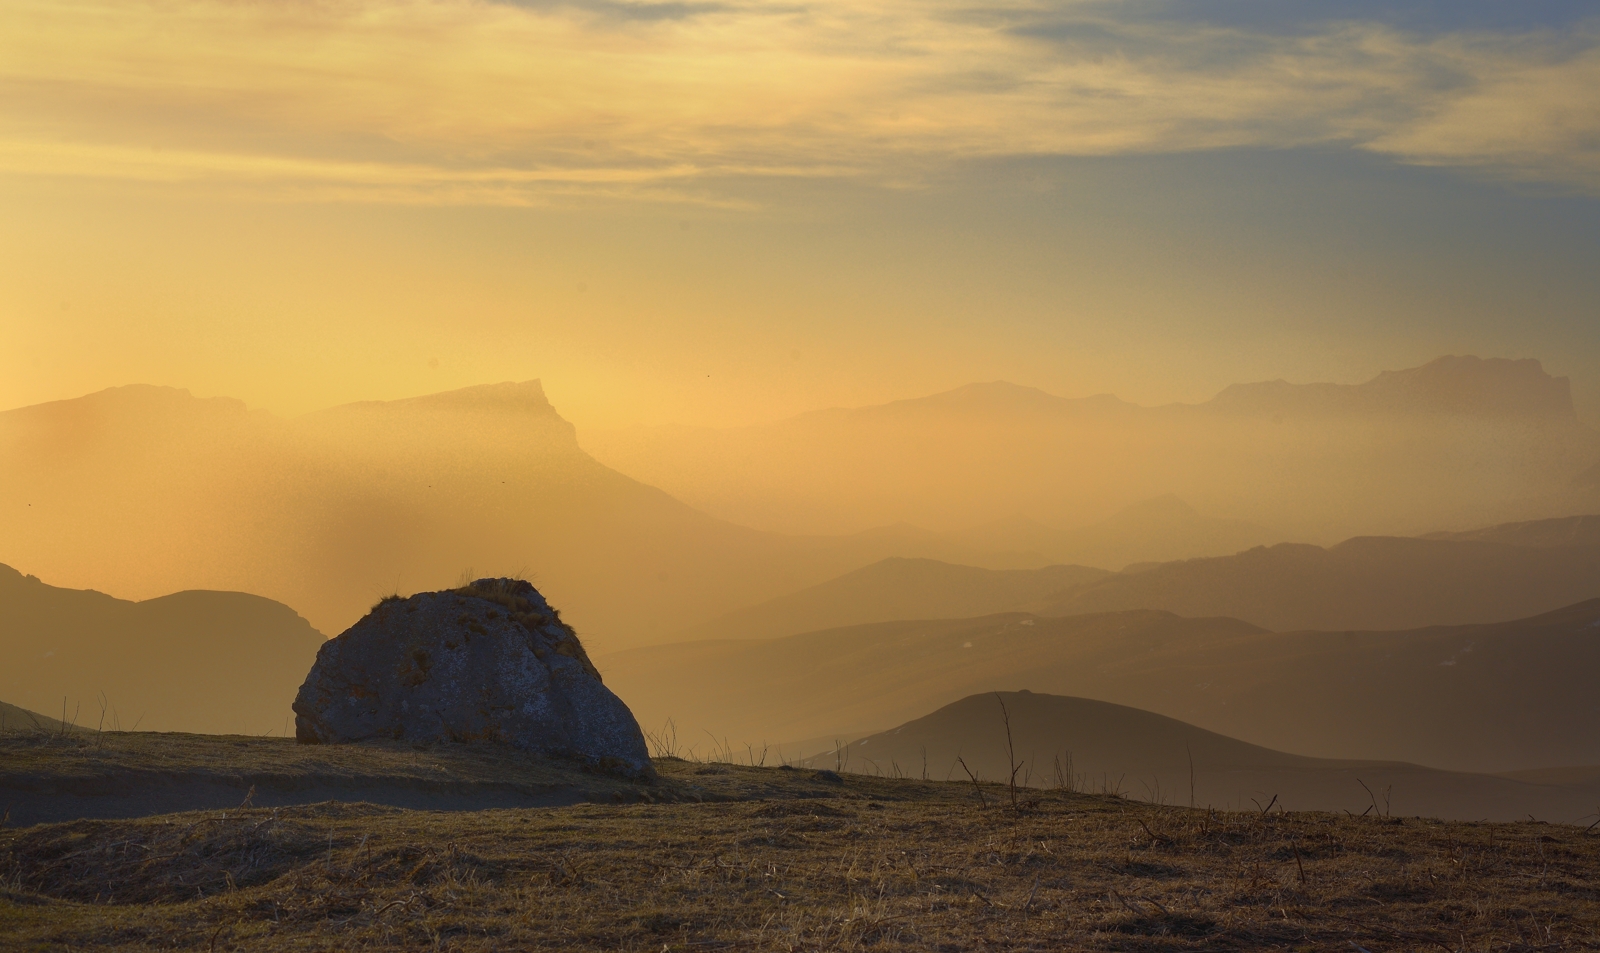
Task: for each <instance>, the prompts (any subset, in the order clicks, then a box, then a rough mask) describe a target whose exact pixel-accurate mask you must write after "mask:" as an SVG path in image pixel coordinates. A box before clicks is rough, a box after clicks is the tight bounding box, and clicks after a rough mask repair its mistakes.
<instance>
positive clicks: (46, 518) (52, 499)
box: [0, 381, 986, 646]
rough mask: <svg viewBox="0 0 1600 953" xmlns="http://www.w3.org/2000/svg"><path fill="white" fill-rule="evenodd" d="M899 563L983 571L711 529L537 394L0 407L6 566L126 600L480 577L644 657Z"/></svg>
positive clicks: (363, 605)
mask: <svg viewBox="0 0 1600 953" xmlns="http://www.w3.org/2000/svg"><path fill="white" fill-rule="evenodd" d="M893 555H904V556H933V557H938V558H942V559H954V560H957V561H960V562H979V563H981V562H983V561H984V560H985V558H986V557H985V554H984V553H982V552H980V551H978V550H976V549H975V548H974V547H972V546H970V545H966V544H960V543H952V542H951V541H948V540H943V539H939V538H936V537H933V536H931V535H929V534H922V533H918V532H915V531H910V530H897V529H890V530H885V531H880V532H874V533H863V534H857V535H853V536H846V537H820V536H806V537H790V536H782V535H779V534H775V533H764V532H759V531H756V530H751V529H747V528H745V527H740V526H735V525H732V524H730V523H726V522H723V521H721V520H716V519H713V518H711V517H709V516H706V515H705V514H703V513H700V512H697V511H696V510H694V509H692V508H690V507H688V506H686V505H684V504H683V503H681V502H679V501H677V500H675V499H673V498H672V497H670V496H668V495H667V494H666V493H664V492H662V491H660V490H658V489H655V488H654V487H650V486H646V485H645V484H642V483H640V482H638V481H637V480H633V479H631V478H629V477H626V476H623V475H622V474H620V473H618V472H616V471H615V470H612V469H610V468H608V467H605V466H603V465H601V464H599V463H597V462H596V461H595V460H594V459H592V458H591V457H590V456H589V455H588V454H587V453H585V452H584V451H583V450H582V448H580V447H579V445H578V443H577V440H576V436H575V434H574V431H573V428H572V426H571V425H570V424H569V423H568V422H567V421H565V420H564V419H562V418H561V417H560V415H559V414H557V413H556V410H555V408H554V407H552V406H551V405H550V403H549V401H548V400H547V399H546V398H545V395H544V391H543V389H542V388H541V386H540V385H539V382H538V381H524V382H521V383H505V384H495V385H488V386H483V387H471V388H466V389H463V390H459V391H453V392H449V393H445V394H435V395H430V396H427V397H420V398H413V399H407V400H397V401H369V402H363V403H358V404H351V405H347V406H343V407H336V408H333V409H331V410H327V411H322V412H319V413H314V414H309V415H306V416H304V417H301V418H296V419H293V420H282V419H279V418H276V417H273V416H271V415H270V414H265V413H262V412H258V411H249V410H246V409H245V407H244V405H243V404H241V403H239V402H238V401H233V400H225V399H199V398H195V397H192V396H190V395H189V394H188V393H187V392H185V391H179V390H174V389H171V388H155V387H143V386H136V387H124V388H114V389H112V390H108V391H104V392H101V393H97V394H92V395H89V396H87V397H83V398H78V399H76V400H69V401H59V402H56V403H53V404H43V405H38V406H35V407H26V408H22V409H19V410H14V411H8V412H5V413H0V559H3V560H8V561H10V562H12V563H14V564H16V565H23V566H26V567H28V568H29V569H30V570H31V571H33V572H37V573H41V574H44V575H45V576H46V577H49V578H52V579H58V580H65V581H68V582H72V583H76V584H79V585H85V586H87V585H93V586H94V587H96V588H101V589H107V590H111V591H115V592H117V593H119V594H128V595H136V596H144V595H154V594H158V593H162V592H170V591H173V590H175V589H190V588H201V589H219V590H235V589H236V590H245V591H250V592H257V593H261V594H263V595H266V596H269V597H271V598H273V599H277V600H280V601H283V602H285V603H288V604H291V605H294V606H295V607H296V608H297V609H299V610H300V611H302V612H304V613H305V614H306V616H307V618H308V619H310V620H311V621H312V622H313V623H314V624H316V625H318V626H319V627H321V628H323V629H324V630H325V631H329V632H337V631H341V630H343V629H344V628H345V627H346V626H348V625H349V624H351V623H352V622H354V621H355V619H357V618H358V617H360V615H361V614H362V613H363V612H365V611H366V609H367V607H368V606H369V605H370V604H371V603H372V602H373V601H374V600H375V599H376V598H378V597H379V596H381V595H384V594H386V593H388V592H392V591H395V590H397V589H403V590H405V591H407V592H412V591H418V590H429V589H436V588H438V587H439V586H441V585H448V584H450V583H452V582H454V581H455V580H456V579H457V578H458V577H460V576H461V574H462V573H463V571H465V570H469V569H470V570H475V571H476V573H477V574H479V575H481V574H483V573H485V572H505V573H513V574H518V575H532V576H534V577H535V578H536V579H537V581H538V584H539V586H540V587H541V589H543V590H544V591H548V592H549V593H550V594H551V598H552V599H554V600H555V601H557V602H558V603H559V604H560V605H561V606H562V607H563V609H564V610H565V614H566V618H567V619H568V620H569V621H571V622H572V623H573V624H574V625H575V626H577V627H578V628H579V629H580V631H582V632H583V634H584V637H585V638H586V639H588V640H589V642H590V644H591V645H595V646H606V645H609V646H620V645H625V644H637V643H639V642H643V641H648V640H651V639H660V638H664V637H666V636H667V635H668V634H669V633H671V632H673V631H675V630H677V629H679V628H682V627H683V626H685V625H688V624H691V623H693V622H695V621H697V620H704V619H709V618H712V617H714V616H716V615H719V614H721V613H724V612H727V611H730V610H732V609H735V608H737V607H739V606H741V605H748V604H750V603H752V602H755V601H759V600H761V599H764V598H770V597H773V596H777V595H780V594H782V593H784V592H789V591H793V590H795V589H797V588H800V587H802V586H807V585H812V584H815V583H818V582H822V581H824V580H827V579H829V578H831V577H834V576H837V575H839V574H840V573H843V572H846V571H848V570H851V569H855V568H859V567H860V566H863V565H866V564H868V563H871V562H874V561H876V560H879V559H883V558H885V557H887V556H893Z"/></svg>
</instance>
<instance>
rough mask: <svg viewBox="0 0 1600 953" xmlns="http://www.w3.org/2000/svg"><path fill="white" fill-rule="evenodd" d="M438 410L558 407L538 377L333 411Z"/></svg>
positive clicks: (547, 410) (543, 411)
mask: <svg viewBox="0 0 1600 953" xmlns="http://www.w3.org/2000/svg"><path fill="white" fill-rule="evenodd" d="M358 409H359V410H366V411H372V410H435V411H455V412H462V411H464V412H469V413H497V412H498V413H524V414H525V413H535V414H540V415H549V416H555V414H556V409H555V407H554V406H552V405H551V403H550V400H549V398H547V397H546V396H545V393H544V384H543V383H541V382H540V381H539V380H538V379H534V380H527V381H502V382H500V383H498V384H475V385H473V386H471V387H461V388H458V389H456V390H447V391H440V392H438V393H436V394H423V395H422V396H420V397H402V398H400V399H398V400H363V401H357V402H355V403H351V404H344V405H342V406H340V407H335V408H333V410H335V411H339V410H358Z"/></svg>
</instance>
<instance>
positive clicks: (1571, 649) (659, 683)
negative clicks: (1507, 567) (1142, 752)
mask: <svg viewBox="0 0 1600 953" xmlns="http://www.w3.org/2000/svg"><path fill="white" fill-rule="evenodd" d="M1596 622H1600V600H1591V601H1589V602H1583V603H1579V604H1577V605H1573V606H1569V607H1567V608H1565V609H1561V610H1558V611H1556V612H1550V613H1546V614H1545V615H1542V616H1536V617H1533V618H1530V619H1523V620H1520V621H1516V622H1505V623H1497V624H1494V625H1465V626H1435V627H1430V628H1423V629H1412V630H1406V631H1397V632H1381V631H1380V632H1290V633H1278V632H1269V631H1266V630H1264V629H1261V628H1258V627H1256V626H1253V625H1249V624H1246V623H1244V622H1240V621H1238V620H1235V619H1226V618H1220V619H1219V618H1201V619H1186V618H1182V617H1180V616H1176V615H1172V614H1171V613H1166V612H1154V611H1145V610H1140V611H1130V612H1107V613H1095V614H1089V615H1081V616H1071V617H1066V618H1044V617H1040V616H1033V615H1026V614H1021V613H1010V614H1002V615H994V616H987V617H984V618H978V619H956V620H935V621H922V622H888V623H882V624H878V625H866V626H851V627H847V628H840V629H830V630H826V631H822V632H811V633H806V634H803V635H796V636H790V637H787V638H782V639H749V640H740V641H734V640H724V641H703V642H687V643H681V644H678V645H668V646H652V647H649V648H643V649H636V650H633V651H630V652H620V653H616V654H613V655H610V656H605V657H602V658H599V659H597V660H596V664H597V665H599V666H600V670H601V672H602V673H603V674H604V675H605V678H606V684H607V685H609V686H610V687H611V688H612V690H613V691H615V692H617V694H618V695H620V696H621V697H622V698H624V699H626V700H627V702H628V705H629V707H631V708H632V709H633V711H634V713H635V714H636V715H637V716H638V717H639V719H640V722H641V724H643V725H644V726H645V727H646V728H650V729H655V728H657V727H659V726H661V725H662V724H664V723H665V721H666V719H667V718H669V717H670V718H672V719H673V720H674V722H675V724H676V726H677V728H678V732H679V735H680V737H682V738H684V739H685V741H686V743H688V744H697V743H698V744H700V747H701V749H702V750H704V747H705V745H704V742H705V741H706V740H707V733H708V732H709V733H710V735H711V736H714V737H715V738H716V739H717V740H718V741H719V742H720V741H721V740H722V739H724V738H726V739H728V740H729V741H730V742H732V743H734V744H736V745H737V744H740V743H744V742H750V743H754V744H755V745H756V747H758V748H759V747H760V746H761V743H762V742H763V741H768V742H773V743H778V742H791V741H799V740H802V739H808V738H810V739H817V741H816V742H814V743H813V745H812V746H811V747H810V748H809V750H807V751H806V753H807V754H816V753H817V751H818V750H821V749H822V748H824V747H826V748H827V749H829V750H831V749H832V747H833V745H832V740H833V739H835V738H837V739H840V740H849V739H851V738H854V737H860V736H862V735H865V734H868V733H870V732H873V731H879V730H883V729H886V728H891V727H893V726H895V725H899V724H902V723H904V722H907V721H910V720H911V719H913V718H920V717H922V716H923V715H926V714H927V713H928V712H930V711H933V710H934V709H936V708H939V707H940V706H942V705H947V704H949V703H950V702H953V701H955V700H957V699H959V698H962V697H965V696H967V695H971V694H974V693H977V692H985V691H1018V690H1021V689H1029V690H1031V691H1035V692H1047V693H1050V694H1056V695H1073V696H1079V697H1083V698H1092V699H1098V700H1100V701H1107V702H1114V703H1116V704H1120V705H1128V706H1131V707H1134V708H1141V709H1144V710H1146V711H1151V712H1155V713H1157V714H1161V715H1166V716H1168V717H1171V718H1177V719H1180V720H1182V721H1186V722H1188V723H1190V724H1192V725H1196V726H1198V727H1201V728H1205V729H1207V730H1210V731H1215V732H1218V733H1220V734H1224V735H1228V736H1230V737H1234V738H1238V739H1240V740H1242V741H1247V742H1250V743H1252V744H1257V745H1262V746H1264V747H1268V748H1275V749H1277V750H1280V751H1292V752H1295V753H1297V754H1304V755H1313V756H1317V757H1324V758H1364V759H1382V760H1393V761H1409V762H1413V763H1417V764H1426V765H1429V766H1432V767H1438V768H1448V769H1452V770H1459V771H1509V770H1517V769H1524V768H1545V767H1550V766H1553V765H1581V764H1600V694H1597V693H1596V692H1595V691H1594V685H1595V684H1596V681H1597V680H1600V628H1597V627H1596Z"/></svg>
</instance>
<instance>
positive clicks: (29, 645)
mask: <svg viewBox="0 0 1600 953" xmlns="http://www.w3.org/2000/svg"><path fill="white" fill-rule="evenodd" d="M322 643H323V637H322V634H321V633H319V632H317V631H316V630H315V629H313V628H312V627H311V626H310V624H308V623H307V622H306V620H305V619H303V618H301V617H300V616H299V615H298V614H296V613H295V611H294V610H293V609H290V608H289V607H288V606H285V605H282V604H280V603H277V602H273V601H272V600H270V599H263V598H261V597H260V596H253V595H249V594H247V593H243V592H205V591H190V592H178V593H173V594H172V595H168V596H162V597H160V598H156V599H147V600H145V601H143V602H130V601H127V600H124V599H114V598H112V597H111V596H108V595H105V594H104V593H100V592H93V591H83V590H78V589H64V588H58V587H56V586H50V585H46V584H45V583H43V582H41V581H40V580H39V579H37V578H35V577H33V576H24V575H23V574H22V573H19V572H17V571H16V570H14V569H12V568H11V567H9V566H0V657H4V658H5V660H6V662H5V665H4V666H0V697H3V698H5V699H6V700H7V701H8V702H10V703H12V704H14V705H19V706H21V707H22V708H26V709H31V710H33V711H36V712H44V713H50V712H56V713H57V715H56V717H61V712H62V703H63V701H65V703H66V711H65V718H66V719H67V721H69V722H76V724H77V725H78V726H80V727H87V728H91V729H94V728H99V727H101V726H103V727H105V728H107V729H111V728H121V729H123V730H131V729H132V728H134V727H135V726H137V727H139V728H141V729H144V730H149V731H197V732H214V733H232V734H266V733H268V732H276V733H279V734H283V733H285V730H286V724H287V723H288V719H289V717H290V712H289V704H290V702H292V701H293V700H294V692H295V689H296V688H298V687H299V685H300V682H301V681H302V680H303V679H304V678H305V674H306V672H307V671H308V670H309V669H310V667H311V662H312V660H313V659H314V658H315V657H316V654H317V649H318V648H319V647H320V646H321V645H322ZM102 703H103V704H104V705H105V711H104V720H103V721H102V711H101V706H102ZM13 727H17V726H15V725H14V726H13Z"/></svg>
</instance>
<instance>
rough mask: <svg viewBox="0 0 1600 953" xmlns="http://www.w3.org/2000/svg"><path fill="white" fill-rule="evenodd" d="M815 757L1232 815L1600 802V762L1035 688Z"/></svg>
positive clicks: (1585, 806) (1448, 813)
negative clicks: (1455, 751)
mask: <svg viewBox="0 0 1600 953" xmlns="http://www.w3.org/2000/svg"><path fill="white" fill-rule="evenodd" d="M802 763H803V764H806V765H809V766H812V767H821V768H835V767H842V768H843V769H844V770H847V771H857V772H862V773H869V774H878V773H882V774H890V775H894V774H907V773H909V774H914V775H917V776H919V777H920V776H922V775H923V773H924V772H925V773H926V775H927V776H928V777H932V778H937V779H950V778H956V779H959V778H964V777H968V772H969V771H970V772H971V774H972V776H976V777H978V778H987V779H989V780H1000V781H1003V780H1006V779H1007V778H1008V777H1009V776H1010V773H1011V768H1013V767H1016V768H1017V769H1018V773H1017V781H1018V783H1019V784H1023V785H1031V786H1050V785H1062V786H1067V787H1071V788H1074V789H1076V790H1080V791H1114V792H1120V793H1123V794H1126V795H1127V796H1129V797H1133V798H1137V799H1139V800H1144V801H1156V802H1159V803H1165V804H1191V805H1193V806H1198V807H1216V808H1225V809H1228V810H1245V809H1248V808H1249V807H1250V806H1251V805H1255V806H1256V807H1257V808H1258V809H1259V808H1260V807H1262V806H1265V805H1266V804H1268V803H1273V802H1276V803H1277V804H1281V805H1283V806H1284V807H1285V808H1287V809H1289V810H1292V811H1334V812H1339V811H1350V812H1353V813H1357V814H1359V813H1362V812H1372V811H1378V812H1380V813H1390V812H1392V813H1394V814H1404V815H1408V816H1416V817H1437V818H1445V819H1455V820H1464V821H1477V820H1491V821H1495V820H1498V821H1515V820H1526V819H1528V818H1538V819H1539V820H1544V821H1555V822H1558V823H1584V824H1587V823H1588V822H1590V821H1592V820H1594V819H1595V816H1596V815H1595V810H1596V806H1597V805H1600V783H1597V780H1600V779H1597V777H1596V775H1600V768H1588V769H1572V768H1568V769H1563V770H1560V771H1530V772H1522V773H1521V774H1519V775H1518V776H1510V777H1506V776H1498V775H1490V774H1470V773H1466V772H1459V771H1440V770H1438V769H1436V768H1428V767H1424V766H1422V765H1417V764H1407V763H1405V762H1403V761H1375V760H1372V759H1363V760H1355V759H1332V758H1308V757H1305V756H1303V755H1296V754H1288V753H1286V752H1283V751H1274V750H1272V749H1271V748H1263V747H1261V746H1260V745H1252V744H1247V743H1245V742H1243V741H1239V740H1237V739H1235V738H1229V737H1227V736H1226V735H1219V734H1217V733H1216V732H1212V731H1206V730H1204V729H1201V728H1196V727H1195V726H1193V725H1189V724H1185V723H1184V722H1181V721H1178V720H1176V719H1173V718H1166V717H1163V716H1161V715H1155V714H1151V713H1150V712H1147V711H1140V710H1139V709H1137V708H1128V707H1126V706H1124V705H1112V704H1109V703H1107V702H1099V701H1091V700H1089V699H1086V698H1066V697H1062V696H1059V695H1041V694H1038V693H1035V692H985V693H983V694H980V695H971V696H968V697H967V698H963V699H961V700H960V701H957V702H953V703H951V704H949V705H946V706H944V707H943V708H940V709H939V710H938V711H935V712H932V713H931V714H928V715H924V716H923V717H921V718H918V719H916V720H914V721H910V722H907V723H906V724H904V725H900V726H899V727H896V728H891V729H890V730H888V731H883V732H878V733H877V734H874V735H871V736H869V737H866V738H861V739H859V740H857V741H855V742H853V743H851V744H849V745H845V746H843V747H842V748H840V749H838V750H837V751H828V752H824V753H822V754H821V755H815V756H812V757H809V758H807V759H806V760H805V761H803V762H802Z"/></svg>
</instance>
